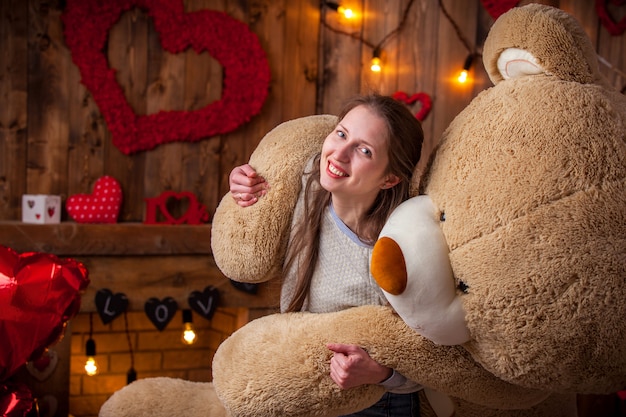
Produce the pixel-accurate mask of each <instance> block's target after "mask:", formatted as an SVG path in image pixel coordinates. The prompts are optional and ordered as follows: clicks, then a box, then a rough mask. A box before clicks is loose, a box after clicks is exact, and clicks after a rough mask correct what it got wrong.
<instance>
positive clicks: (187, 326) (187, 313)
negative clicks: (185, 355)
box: [182, 310, 198, 345]
mask: <svg viewBox="0 0 626 417" xmlns="http://www.w3.org/2000/svg"><path fill="white" fill-rule="evenodd" d="M197 339H198V338H197V335H196V330H195V328H194V327H193V317H192V314H191V310H183V334H182V341H183V343H184V344H186V345H193V344H194V343H196V340H197Z"/></svg>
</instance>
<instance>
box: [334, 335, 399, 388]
mask: <svg viewBox="0 0 626 417" xmlns="http://www.w3.org/2000/svg"><path fill="white" fill-rule="evenodd" d="M326 347H327V348H328V349H330V350H331V351H333V352H334V353H333V356H332V358H330V377H331V378H332V380H333V381H335V383H336V384H337V385H339V387H340V388H342V389H348V388H353V387H358V386H359V385H364V384H379V383H381V382H383V381H384V380H386V379H388V378H389V377H390V376H391V374H392V372H393V370H392V369H391V368H388V367H386V366H383V365H381V364H379V363H378V362H376V361H375V360H374V359H372V358H371V357H370V355H368V354H367V352H366V351H365V350H363V349H362V348H361V347H359V346H357V345H346V344H343V343H328V344H327V345H326Z"/></svg>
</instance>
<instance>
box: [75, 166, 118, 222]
mask: <svg viewBox="0 0 626 417" xmlns="http://www.w3.org/2000/svg"><path fill="white" fill-rule="evenodd" d="M65 205H66V208H67V213H68V214H69V215H70V216H71V217H72V218H73V219H74V220H75V221H76V222H77V223H116V222H117V216H118V215H119V212H120V208H121V207H122V187H121V186H120V183H119V182H117V180H116V179H115V178H113V177H110V176H108V175H105V176H103V177H100V178H99V179H98V181H96V183H95V184H94V189H93V194H75V195H73V196H71V197H69V198H68V199H67V202H66V203H65Z"/></svg>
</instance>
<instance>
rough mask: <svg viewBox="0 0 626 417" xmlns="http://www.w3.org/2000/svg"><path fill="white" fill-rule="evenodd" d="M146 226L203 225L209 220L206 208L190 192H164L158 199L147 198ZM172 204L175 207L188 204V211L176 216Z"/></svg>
mask: <svg viewBox="0 0 626 417" xmlns="http://www.w3.org/2000/svg"><path fill="white" fill-rule="evenodd" d="M145 201H146V218H145V220H144V223H145V224H202V223H204V222H207V221H208V220H209V213H208V212H207V211H206V207H205V206H204V205H203V204H201V203H200V202H199V201H198V198H197V197H196V196H195V194H193V193H192V192H190V191H181V192H179V193H177V192H174V191H164V192H163V193H161V195H159V196H158V197H154V198H146V199H145ZM170 203H174V205H176V204H178V205H181V203H186V205H187V210H185V212H184V213H183V214H182V215H180V216H175V215H174V214H172V212H171V211H170V206H171V204H170Z"/></svg>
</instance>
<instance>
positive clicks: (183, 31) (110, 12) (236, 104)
mask: <svg viewBox="0 0 626 417" xmlns="http://www.w3.org/2000/svg"><path fill="white" fill-rule="evenodd" d="M133 7H139V8H141V9H143V10H145V11H147V13H148V15H149V16H150V17H151V18H152V19H153V21H154V28H155V30H156V31H157V32H158V33H159V40H160V42H161V46H162V47H163V49H164V50H166V51H168V52H170V53H172V54H178V53H180V52H183V51H185V50H186V49H188V48H192V49H193V50H194V51H195V52H196V53H202V52H204V51H206V52H208V53H209V55H211V57H213V58H214V59H215V60H217V61H218V62H219V63H220V64H221V65H222V68H223V74H224V81H223V86H222V97H221V99H220V100H217V101H214V102H212V103H209V104H208V105H207V106H205V107H204V108H202V109H199V110H195V111H159V112H158V113H154V114H151V115H138V114H135V112H134V110H133V109H132V107H131V106H130V104H129V103H128V101H127V100H126V97H125V96H124V91H123V90H122V88H121V87H120V85H119V84H118V82H117V80H116V78H115V72H116V71H115V69H113V68H110V67H109V63H108V60H107V57H106V52H107V51H106V50H105V48H106V45H107V40H108V34H109V30H110V29H111V27H112V26H113V25H114V24H115V23H116V22H117V21H118V20H119V18H120V16H121V15H122V13H124V12H125V11H128V10H130V9H131V8H133ZM62 19H63V22H64V24H65V32H64V35H65V42H66V43H67V46H68V47H69V49H70V51H71V53H72V60H73V61H74V63H75V64H76V66H77V67H78V69H79V70H80V74H81V77H82V79H81V82H82V83H83V84H84V85H85V87H87V89H88V90H89V91H90V92H91V94H92V95H93V98H94V100H95V102H96V104H97V105H98V107H99V108H100V111H101V112H102V115H103V117H104V119H105V120H106V122H107V126H108V128H109V131H110V132H111V135H112V140H113V144H114V145H115V146H116V147H117V148H118V149H119V150H120V151H122V152H123V153H125V154H127V155H128V154H132V153H134V152H138V151H145V150H148V149H152V148H154V147H155V146H157V145H160V144H163V143H169V142H174V141H191V142H193V141H198V140H201V139H203V138H206V137H209V136H214V135H219V134H224V133H228V132H231V131H233V130H235V129H236V128H238V127H239V126H240V125H242V124H243V123H245V122H247V121H248V120H250V118H251V117H252V116H254V115H256V114H258V113H259V111H260V110H261V107H262V105H263V103H264V102H265V99H266V97H267V94H268V89H269V83H270V69H269V64H268V62H267V57H266V55H265V51H264V50H263V48H262V47H261V44H260V42H259V39H258V38H257V36H256V35H255V34H254V33H253V32H252V31H250V29H249V28H248V26H247V25H245V24H244V23H242V22H240V21H238V20H235V19H233V18H232V17H230V16H228V15H227V14H226V13H223V12H219V11H213V10H199V11H196V12H190V13H186V12H185V10H184V4H183V0H107V1H102V0H68V1H67V5H66V8H65V12H64V13H63V16H62Z"/></svg>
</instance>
